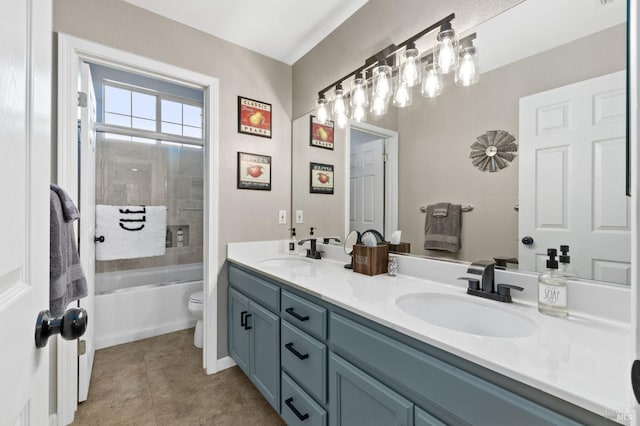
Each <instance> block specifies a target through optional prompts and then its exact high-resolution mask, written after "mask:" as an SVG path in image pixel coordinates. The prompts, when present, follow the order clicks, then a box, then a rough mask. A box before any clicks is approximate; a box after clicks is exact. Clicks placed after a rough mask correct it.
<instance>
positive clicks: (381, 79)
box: [376, 72, 389, 98]
mask: <svg viewBox="0 0 640 426" xmlns="http://www.w3.org/2000/svg"><path fill="white" fill-rule="evenodd" d="M388 94H389V77H387V74H386V73H384V72H383V73H381V74H380V75H379V76H378V82H377V84H376V95H377V96H380V97H383V98H384V97H385V96H387V95H388Z"/></svg>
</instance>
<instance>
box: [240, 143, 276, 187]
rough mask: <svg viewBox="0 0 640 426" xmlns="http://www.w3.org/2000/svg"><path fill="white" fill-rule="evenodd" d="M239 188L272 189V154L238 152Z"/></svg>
mask: <svg viewBox="0 0 640 426" xmlns="http://www.w3.org/2000/svg"><path fill="white" fill-rule="evenodd" d="M238 189H258V190H263V191H271V156H269V155H260V154H249V153H246V152H238Z"/></svg>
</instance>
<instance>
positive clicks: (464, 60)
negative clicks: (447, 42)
mask: <svg viewBox="0 0 640 426" xmlns="http://www.w3.org/2000/svg"><path fill="white" fill-rule="evenodd" d="M479 79H480V75H479V67H478V51H477V49H476V47H475V46H473V44H471V42H470V41H467V42H465V45H464V46H462V47H461V49H460V61H459V64H458V69H457V70H456V84H457V85H458V86H471V85H472V84H474V83H476V82H477V81H478V80H479Z"/></svg>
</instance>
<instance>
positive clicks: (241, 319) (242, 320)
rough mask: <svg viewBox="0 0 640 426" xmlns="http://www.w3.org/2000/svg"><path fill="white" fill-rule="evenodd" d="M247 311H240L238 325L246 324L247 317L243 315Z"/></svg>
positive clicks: (243, 325)
mask: <svg viewBox="0 0 640 426" xmlns="http://www.w3.org/2000/svg"><path fill="white" fill-rule="evenodd" d="M248 313H249V312H248V311H242V312H240V327H245V326H246V325H247V319H246V318H245V315H247V314H248Z"/></svg>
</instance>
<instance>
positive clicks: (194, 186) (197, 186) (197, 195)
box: [191, 177, 204, 200]
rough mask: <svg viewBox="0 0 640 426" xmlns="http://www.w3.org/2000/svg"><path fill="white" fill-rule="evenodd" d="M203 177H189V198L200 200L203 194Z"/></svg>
mask: <svg viewBox="0 0 640 426" xmlns="http://www.w3.org/2000/svg"><path fill="white" fill-rule="evenodd" d="M203 181H204V179H202V177H192V178H191V198H192V199H194V200H202V199H203V196H204V185H203Z"/></svg>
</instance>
